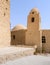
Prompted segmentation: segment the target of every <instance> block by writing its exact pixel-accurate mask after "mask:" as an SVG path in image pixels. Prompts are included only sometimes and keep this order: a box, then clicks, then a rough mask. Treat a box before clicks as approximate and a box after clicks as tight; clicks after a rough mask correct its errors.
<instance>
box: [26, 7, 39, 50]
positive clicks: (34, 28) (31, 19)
mask: <svg viewBox="0 0 50 65" xmlns="http://www.w3.org/2000/svg"><path fill="white" fill-rule="evenodd" d="M27 22H28V23H27V28H28V30H27V32H26V44H28V45H37V46H38V50H39V49H40V31H39V28H40V27H39V23H40V15H39V11H38V9H37V8H34V9H32V10H31V12H30V13H29V15H28V21H27Z"/></svg>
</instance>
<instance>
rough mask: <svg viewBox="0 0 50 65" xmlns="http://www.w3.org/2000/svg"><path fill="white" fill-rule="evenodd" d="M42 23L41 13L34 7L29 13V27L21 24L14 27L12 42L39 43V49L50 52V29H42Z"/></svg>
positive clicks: (15, 43) (14, 43) (16, 43)
mask: <svg viewBox="0 0 50 65" xmlns="http://www.w3.org/2000/svg"><path fill="white" fill-rule="evenodd" d="M40 24H41V17H40V13H39V11H38V9H37V8H34V9H32V10H31V11H30V13H29V15H28V20H27V29H25V28H24V27H23V26H21V25H19V26H15V27H14V28H13V29H12V31H11V37H12V38H11V41H12V44H13V45H18V44H25V45H37V49H38V51H42V50H43V51H45V52H50V30H42V29H41V27H40ZM19 28H20V29H19Z"/></svg>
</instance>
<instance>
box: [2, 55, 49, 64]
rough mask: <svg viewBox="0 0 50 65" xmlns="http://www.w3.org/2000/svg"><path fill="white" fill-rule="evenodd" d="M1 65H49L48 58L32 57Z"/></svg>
mask: <svg viewBox="0 0 50 65" xmlns="http://www.w3.org/2000/svg"><path fill="white" fill-rule="evenodd" d="M2 65H50V56H49V57H47V56H40V55H32V56H27V57H22V58H20V59H16V60H14V61H9V62H7V63H5V64H2Z"/></svg>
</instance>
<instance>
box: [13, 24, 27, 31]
mask: <svg viewBox="0 0 50 65" xmlns="http://www.w3.org/2000/svg"><path fill="white" fill-rule="evenodd" d="M26 29H27V28H26V27H24V26H23V25H21V24H19V25H17V26H15V27H14V28H13V29H12V31H16V30H26Z"/></svg>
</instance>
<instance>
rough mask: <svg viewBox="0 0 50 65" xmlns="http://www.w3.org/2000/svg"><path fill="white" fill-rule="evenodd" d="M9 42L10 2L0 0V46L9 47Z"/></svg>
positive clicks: (8, 0)
mask: <svg viewBox="0 0 50 65" xmlns="http://www.w3.org/2000/svg"><path fill="white" fill-rule="evenodd" d="M10 41H11V36H10V0H0V46H9V45H10Z"/></svg>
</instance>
